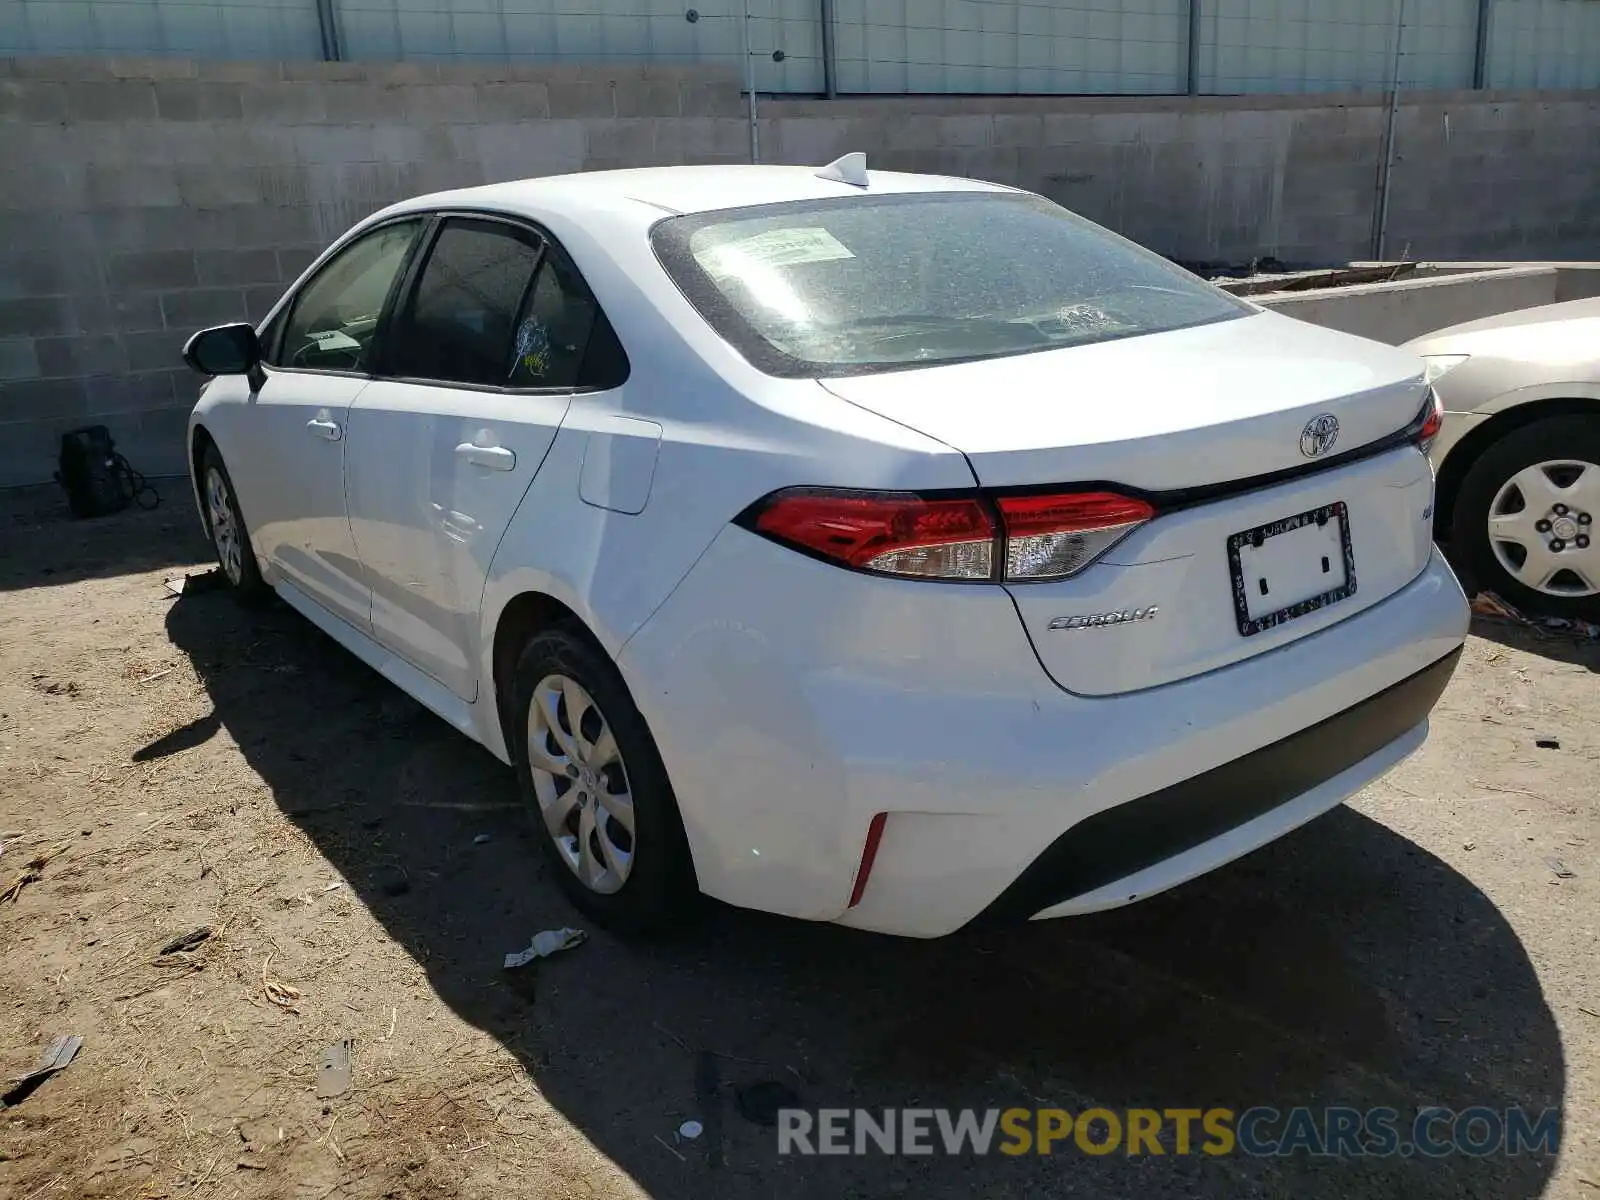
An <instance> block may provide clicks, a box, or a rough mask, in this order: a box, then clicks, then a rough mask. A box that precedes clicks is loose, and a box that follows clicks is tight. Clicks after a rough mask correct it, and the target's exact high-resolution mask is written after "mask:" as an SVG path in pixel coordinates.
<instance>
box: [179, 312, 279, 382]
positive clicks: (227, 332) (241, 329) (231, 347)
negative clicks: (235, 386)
mask: <svg viewBox="0 0 1600 1200" xmlns="http://www.w3.org/2000/svg"><path fill="white" fill-rule="evenodd" d="M183 361H184V362H186V363H188V364H189V369H190V370H193V371H198V372H199V373H200V374H202V375H251V376H253V375H255V374H256V371H257V368H258V367H259V366H260V364H261V343H260V342H259V341H257V340H256V331H255V329H254V328H253V327H252V326H249V325H245V324H242V323H241V324H237V325H218V326H216V327H215V328H212V329H202V330H201V331H200V332H199V333H197V334H195V335H194V336H193V337H192V338H190V339H189V341H188V344H186V345H185V346H184V348H183Z"/></svg>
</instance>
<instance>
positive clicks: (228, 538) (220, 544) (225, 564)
mask: <svg viewBox="0 0 1600 1200" xmlns="http://www.w3.org/2000/svg"><path fill="white" fill-rule="evenodd" d="M206 511H207V514H208V516H209V517H210V519H211V540H212V541H213V542H215V543H216V546H217V560H218V561H219V562H220V563H221V564H222V570H223V573H224V574H225V575H227V577H228V582H229V583H231V584H233V585H234V586H235V587H238V586H239V584H240V583H241V582H242V581H243V580H244V531H243V530H242V529H240V528H239V523H238V521H236V520H235V519H234V516H233V502H232V497H231V496H230V495H229V492H228V481H227V480H226V479H225V478H224V477H223V474H222V472H221V471H219V470H218V469H217V468H216V467H211V468H209V469H208V470H207V471H206Z"/></svg>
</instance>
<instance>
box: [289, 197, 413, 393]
mask: <svg viewBox="0 0 1600 1200" xmlns="http://www.w3.org/2000/svg"><path fill="white" fill-rule="evenodd" d="M421 226H422V222H421V221H401V222H397V223H396V224H393V225H385V226H384V227H383V228H382V229H378V230H374V231H373V232H372V233H369V234H367V235H366V236H365V237H362V238H360V239H358V240H357V241H355V242H353V243H352V244H351V245H349V246H347V247H345V248H344V249H343V250H341V251H340V252H339V253H338V254H336V255H335V256H334V257H333V259H332V260H330V261H329V263H328V264H327V266H325V267H323V268H322V270H320V271H318V272H317V274H316V277H315V278H313V279H312V280H311V282H310V283H308V284H306V286H305V287H304V288H302V289H301V291H300V294H299V295H298V296H297V297H296V298H295V301H294V305H293V308H292V310H291V313H290V316H289V320H288V323H287V325H286V327H285V329H284V337H283V343H282V346H281V348H280V350H279V352H278V356H277V358H276V359H275V360H274V362H275V363H276V365H278V366H284V367H301V368H306V369H311V370H324V371H365V370H366V369H367V366H368V360H369V358H370V355H371V349H372V339H373V335H374V334H375V333H376V332H377V329H378V318H379V316H380V315H381V314H382V312H383V304H384V301H385V300H386V299H387V298H388V296H389V289H390V288H391V287H392V286H393V285H394V280H395V276H396V275H398V274H399V273H400V267H401V265H402V264H403V263H404V262H405V258H406V252H407V251H408V250H409V249H410V247H411V240H412V238H414V237H415V236H416V233H417V230H418V229H419V228H421Z"/></svg>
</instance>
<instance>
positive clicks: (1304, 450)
mask: <svg viewBox="0 0 1600 1200" xmlns="http://www.w3.org/2000/svg"><path fill="white" fill-rule="evenodd" d="M1338 440H1339V418H1338V417H1336V416H1334V415H1333V414H1332V413H1322V414H1320V415H1318V416H1315V417H1312V418H1311V420H1309V421H1307V422H1306V427H1305V428H1304V429H1303V430H1301V431H1300V453H1301V454H1304V455H1305V456H1306V457H1307V458H1321V457H1322V456H1323V455H1324V454H1326V453H1327V452H1328V451H1329V450H1332V449H1333V444H1334V443H1335V442H1337V441H1338Z"/></svg>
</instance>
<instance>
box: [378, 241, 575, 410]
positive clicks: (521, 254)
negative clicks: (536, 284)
mask: <svg viewBox="0 0 1600 1200" xmlns="http://www.w3.org/2000/svg"><path fill="white" fill-rule="evenodd" d="M543 248H544V247H543V244H542V243H541V242H540V240H539V238H538V237H537V236H536V235H535V234H533V233H532V232H531V231H528V230H524V229H520V228H518V227H516V226H511V225H506V224H502V223H501V222H498V221H475V220H470V219H464V218H452V219H451V220H448V221H446V222H445V225H444V228H443V229H441V230H440V232H439V236H438V238H437V239H435V241H434V244H433V249H432V250H431V251H430V252H429V254H428V259H427V262H426V263H425V264H424V265H423V268H422V274H421V277H420V278H419V279H418V281H417V285H416V287H415V288H414V289H413V290H412V293H411V297H410V299H409V301H408V302H407V303H406V305H405V307H404V310H403V311H402V312H401V314H400V318H399V320H398V321H397V322H396V325H395V333H394V336H393V338H392V339H389V344H391V345H392V347H393V349H392V350H391V351H389V352H388V354H387V357H388V358H389V359H390V363H389V366H390V369H391V370H392V372H393V373H394V374H396V375H400V376H404V377H408V378H413V379H434V380H440V381H443V382H448V383H467V384H478V385H486V386H491V387H507V386H512V385H514V384H515V382H516V380H515V379H514V378H513V374H514V372H515V371H516V370H517V367H518V363H519V362H520V352H516V353H514V347H515V346H516V344H517V339H516V337H515V336H514V334H515V331H516V329H517V323H518V314H519V313H520V312H521V311H522V309H523V305H524V301H525V299H526V297H527V296H528V292H529V285H530V283H532V281H533V277H534V271H535V269H536V268H537V267H538V264H539V257H540V254H541V253H542V251H543Z"/></svg>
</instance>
